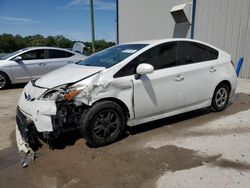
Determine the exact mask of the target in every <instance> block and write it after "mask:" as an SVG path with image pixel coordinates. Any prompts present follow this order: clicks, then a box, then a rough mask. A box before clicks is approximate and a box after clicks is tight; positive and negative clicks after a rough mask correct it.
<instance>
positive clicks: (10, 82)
mask: <svg viewBox="0 0 250 188" xmlns="http://www.w3.org/2000/svg"><path fill="white" fill-rule="evenodd" d="M0 73H3V74H5V75H6V76H7V79H8V82H9V84H12V80H11V76H10V75H9V74H8V73H6V72H5V71H2V70H0Z"/></svg>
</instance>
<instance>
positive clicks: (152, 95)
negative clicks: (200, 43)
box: [133, 42, 184, 119]
mask: <svg viewBox="0 0 250 188" xmlns="http://www.w3.org/2000/svg"><path fill="white" fill-rule="evenodd" d="M140 63H148V64H151V65H152V66H153V67H154V69H155V71H154V72H153V73H151V74H147V75H141V76H140V78H139V79H138V78H136V77H135V78H134V80H133V81H134V109H135V116H136V119H142V118H147V117H149V116H154V115H160V114H164V113H167V112H170V111H173V110H178V109H180V108H182V107H183V106H184V93H183V87H184V83H183V79H182V75H181V73H182V69H181V67H178V66H177V64H178V48H177V43H176V42H171V43H165V44H160V45H158V46H155V47H153V48H151V49H149V50H148V51H146V52H144V53H143V54H142V55H140V56H139V57H138V64H140Z"/></svg>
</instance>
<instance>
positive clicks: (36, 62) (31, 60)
mask: <svg viewBox="0 0 250 188" xmlns="http://www.w3.org/2000/svg"><path fill="white" fill-rule="evenodd" d="M19 56H21V57H22V59H21V60H18V61H14V60H12V63H11V72H12V75H13V77H14V79H15V80H16V82H27V81H29V80H31V79H33V78H37V77H40V76H42V75H43V74H45V72H46V60H45V50H43V49H38V50H30V51H28V52H25V53H23V54H20V55H19Z"/></svg>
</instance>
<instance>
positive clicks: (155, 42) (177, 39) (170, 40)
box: [124, 38, 220, 50]
mask: <svg viewBox="0 0 250 188" xmlns="http://www.w3.org/2000/svg"><path fill="white" fill-rule="evenodd" d="M174 41H190V42H197V43H200V44H204V45H206V46H210V47H212V48H214V49H217V50H220V49H218V48H216V47H215V46H212V45H211V44H208V43H205V42H202V41H199V40H194V39H188V38H168V39H156V40H144V41H135V42H128V43H124V44H149V45H156V44H161V43H165V42H174Z"/></svg>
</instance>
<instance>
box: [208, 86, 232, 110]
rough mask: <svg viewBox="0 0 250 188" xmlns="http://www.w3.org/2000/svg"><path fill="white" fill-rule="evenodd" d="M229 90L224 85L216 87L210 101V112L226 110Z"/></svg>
mask: <svg viewBox="0 0 250 188" xmlns="http://www.w3.org/2000/svg"><path fill="white" fill-rule="evenodd" d="M229 94H230V90H229V87H228V86H227V85H225V84H221V85H218V86H217V88H216V89H215V91H214V96H213V99H212V110H214V111H216V112H219V111H222V110H224V109H226V107H227V104H228V100H229Z"/></svg>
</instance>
